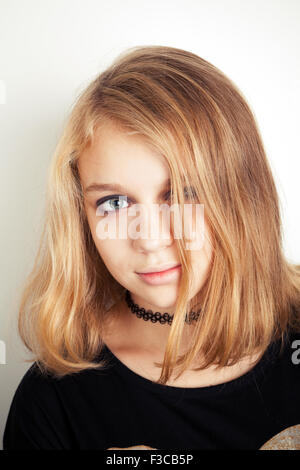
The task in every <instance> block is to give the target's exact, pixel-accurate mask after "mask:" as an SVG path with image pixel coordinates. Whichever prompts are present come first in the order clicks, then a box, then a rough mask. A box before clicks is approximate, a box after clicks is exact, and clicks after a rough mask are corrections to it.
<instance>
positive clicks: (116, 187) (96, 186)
mask: <svg viewBox="0 0 300 470" xmlns="http://www.w3.org/2000/svg"><path fill="white" fill-rule="evenodd" d="M170 183H171V180H170V178H168V179H167V180H166V181H165V182H164V183H163V184H162V187H163V188H166V187H169V186H170ZM108 190H109V191H119V192H130V191H131V190H130V189H129V188H126V187H125V186H122V185H121V184H117V183H92V184H90V185H89V186H88V187H87V188H85V190H84V192H85V193H90V192H93V191H98V192H100V191H108Z"/></svg>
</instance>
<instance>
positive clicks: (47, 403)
mask: <svg viewBox="0 0 300 470" xmlns="http://www.w3.org/2000/svg"><path fill="white" fill-rule="evenodd" d="M136 209H138V210H136ZM161 209H163V210H161ZM185 209H189V210H190V209H191V210H190V211H188V210H187V211H186V213H185ZM186 227H190V228H191V230H190V231H186V230H185V228H186ZM152 229H156V231H155V230H152ZM180 229H182V230H180ZM151 230H152V231H151ZM142 233H143V235H144V236H142ZM178 234H179V236H178ZM176 235H177V236H176ZM299 268H300V266H296V265H293V264H292V263H290V262H288V261H287V259H286V258H285V255H284V253H283V249H282V228H281V220H280V213H279V199H278V194H277V191H276V187H275V184H274V180H273V177H272V173H271V170H270V166H269V164H268V161H267V158H266V155H265V151H264V147H263V143H262V140H261V137H260V134H259V131H258V128H257V124H256V122H255V119H254V117H253V115H252V113H251V111H250V109H249V106H248V105H247V103H246V101H245V99H244V97H243V96H242V94H241V92H240V91H239V90H238V89H237V87H236V86H235V85H234V84H233V83H232V81H230V80H229V79H228V78H227V77H226V76H225V75H224V74H223V73H222V72H221V71H220V70H218V69H217V68H216V67H215V66H213V65H212V64H210V63H209V62H207V61H206V60H204V59H202V58H200V57H199V56H197V55H195V54H193V53H191V52H188V51H184V50H181V49H175V48H171V47H161V46H149V47H136V48H133V49H131V50H129V51H126V52H125V53H124V54H122V55H121V56H119V57H118V58H117V60H116V61H115V62H114V63H113V64H112V65H111V66H110V67H109V68H108V69H107V70H105V71H104V72H103V73H101V74H100V75H99V76H98V77H97V78H96V79H95V80H94V81H93V82H92V83H91V84H90V85H89V86H88V87H87V88H86V89H85V90H84V91H83V93H82V94H81V96H80V97H79V99H78V100H77V102H76V103H75V105H74V107H73V110H72V113H71V115H70V118H69V119H68V122H67V123H66V126H65V129H64V132H63V135H62V137H61V139H60V141H59V143H58V146H57V149H56V151H55V154H54V156H53V159H52V162H51V167H50V171H49V178H48V186H47V199H46V214H45V225H44V230H43V233H42V238H41V243H40V247H39V250H38V253H37V256H36V260H35V263H34V266H33V269H32V272H31V273H30V276H29V277H28V279H27V280H26V284H25V285H24V291H23V294H22V298H21V302H20V311H19V332H20V335H21V338H22V340H23V342H24V344H25V345H26V347H27V348H28V349H29V350H30V351H31V353H32V358H31V359H30V361H34V363H33V364H32V366H31V367H30V369H28V371H27V372H26V374H25V375H24V377H23V378H22V381H21V382H20V384H19V386H18V389H17V391H16V393H15V395H14V398H13V401H12V404H11V407H10V411H9V415H8V418H7V423H6V428H5V434H4V439H3V446H4V449H113V448H121V449H130V448H133V449H138V448H145V449H259V448H261V447H263V446H267V445H271V444H272V443H271V444H267V442H269V443H270V440H271V441H272V439H273V438H275V436H277V435H278V434H279V433H281V432H289V431H291V432H294V433H295V432H296V431H297V429H298V428H297V427H296V428H295V426H296V425H299V423H300V405H299V399H298V397H299V394H300V365H298V364H299V362H300V354H299V356H298V352H297V348H298V349H300V333H299V331H300V325H299V311H300V269H299ZM273 442H274V441H273Z"/></svg>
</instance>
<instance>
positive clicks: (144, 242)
mask: <svg viewBox="0 0 300 470" xmlns="http://www.w3.org/2000/svg"><path fill="white" fill-rule="evenodd" d="M136 206H139V207H136V208H135V209H136V210H138V212H139V216H138V217H136V219H135V221H134V224H133V225H132V226H130V223H129V227H128V236H129V238H130V239H131V240H132V244H133V247H134V248H135V249H136V250H137V251H139V252H147V251H148V252H149V251H159V250H161V249H164V248H166V247H168V246H170V245H171V244H172V243H173V241H174V238H173V235H172V233H171V227H170V222H171V221H170V206H169V205H168V204H139V205H136Z"/></svg>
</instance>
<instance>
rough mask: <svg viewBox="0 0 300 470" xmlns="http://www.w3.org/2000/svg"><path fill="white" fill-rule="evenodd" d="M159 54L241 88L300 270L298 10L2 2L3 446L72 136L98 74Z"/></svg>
mask: <svg viewBox="0 0 300 470" xmlns="http://www.w3.org/2000/svg"><path fill="white" fill-rule="evenodd" d="M151 44H157V45H165V46H172V47H178V48H181V49H186V50H189V51H191V52H194V53H196V54H198V55H199V56H201V57H203V58H204V59H206V60H208V61H209V62H211V63H212V64H214V65H215V66H217V67H218V68H220V69H221V70H222V71H223V72H224V73H225V74H227V75H228V76H229V77H230V78H231V79H232V80H233V81H234V82H235V83H236V84H237V86H238V87H239V88H240V90H241V91H242V93H243V94H244V96H245V97H246V99H247V101H248V103H249V104H250V106H251V108H252V110H253V112H254V114H255V117H256V119H257V122H258V125H259V129H260V131H261V134H262V138H263V141H264V144H265V148H266V151H267V156H268V159H269V162H270V164H271V168H272V170H273V175H274V178H275V182H276V184H277V188H278V191H279V196H280V200H281V211H282V221H283V229H284V240H283V244H284V249H285V252H286V256H287V258H288V259H289V260H292V261H294V262H297V263H299V262H300V244H299V239H300V223H299V209H298V204H299V200H300V181H299V170H300V163H299V161H300V158H299V157H300V155H299V153H300V152H299V140H298V139H299V109H300V57H299V45H300V1H299V0H184V1H178V0H152V1H145V0H109V1H107V0H103V1H102V0H51V1H50V0H26V1H24V0H18V1H17V0H0V169H1V173H0V174H1V185H0V203H1V214H2V219H1V263H0V265H1V266H0V285H1V292H0V295H1V300H0V305H1V307H0V308H1V313H0V340H2V341H4V342H5V349H6V358H5V360H6V364H1V363H0V439H1V441H2V433H3V430H4V425H5V421H6V418H7V414H8V409H9V406H10V403H11V400H12V396H13V394H14V392H15V390H16V387H17V385H18V384H19V382H20V380H21V378H22V376H23V375H24V373H25V372H26V370H27V369H28V368H29V367H30V365H31V363H25V362H24V359H26V358H28V357H29V356H28V355H27V353H26V350H25V347H23V345H22V343H21V341H20V339H19V337H18V334H17V314H18V301H19V295H20V292H21V286H22V282H23V281H24V279H25V276H26V274H27V273H28V272H29V271H30V268H31V265H32V263H33V259H34V255H35V252H36V247H37V242H38V239H39V234H40V225H41V224H40V220H41V216H42V213H43V208H44V206H43V204H44V192H45V183H46V172H47V168H48V165H49V161H50V159H51V156H52V153H53V151H54V148H55V145H56V143H57V140H58V138H59V135H60V133H61V131H62V126H63V124H64V122H65V120H66V118H67V115H68V113H69V111H70V108H71V105H72V104H73V102H74V101H75V99H76V97H77V95H78V93H79V92H80V91H81V90H82V89H83V88H85V86H86V85H87V84H88V83H89V82H90V81H91V79H92V78H94V77H95V75H96V74H98V73H99V72H101V71H102V70H103V69H104V68H105V67H107V66H108V65H109V64H110V62H111V61H112V60H113V59H114V58H115V57H116V56H117V55H118V54H119V53H120V52H122V51H124V50H125V49H127V48H128V47H132V46H137V45H151ZM266 223H268V221H266ZM0 362H1V360H0ZM1 445H2V442H1Z"/></svg>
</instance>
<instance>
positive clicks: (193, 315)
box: [125, 289, 201, 325]
mask: <svg viewBox="0 0 300 470" xmlns="http://www.w3.org/2000/svg"><path fill="white" fill-rule="evenodd" d="M125 300H126V303H127V305H128V307H129V308H130V310H131V311H132V313H134V314H135V315H136V316H137V317H138V318H143V320H145V321H147V320H151V321H152V323H156V322H158V321H159V323H161V324H162V325H163V324H164V323H168V324H169V325H171V323H172V320H173V317H174V315H169V314H168V313H163V314H162V313H160V312H155V313H153V312H152V310H145V309H144V308H140V307H139V306H138V305H137V304H135V303H134V302H133V300H132V298H131V295H130V292H129V290H127V289H126V296H125ZM200 311H201V308H200V309H199V310H198V311H197V312H190V313H189V315H186V316H185V322H186V323H188V324H190V323H191V322H192V321H194V320H195V321H197V320H198V318H199V315H200Z"/></svg>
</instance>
